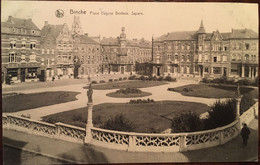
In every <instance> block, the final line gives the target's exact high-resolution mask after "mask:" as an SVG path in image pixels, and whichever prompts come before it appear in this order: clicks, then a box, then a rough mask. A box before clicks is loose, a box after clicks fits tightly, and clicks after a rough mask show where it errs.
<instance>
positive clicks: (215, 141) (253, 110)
mask: <svg viewBox="0 0 260 165" xmlns="http://www.w3.org/2000/svg"><path fill="white" fill-rule="evenodd" d="M256 115H258V102H257V103H256V104H255V105H253V106H252V107H250V108H249V109H248V110H247V111H246V112H244V113H243V114H242V115H241V116H240V119H239V120H236V121H234V122H232V123H230V124H229V125H226V126H224V127H219V128H216V129H211V130H206V131H199V132H188V133H172V134H144V133H134V132H120V131H111V130H106V129H100V128H95V127H92V128H90V129H91V131H90V133H91V136H89V137H90V138H91V139H90V144H92V145H97V146H102V147H106V148H112V149H119V150H128V151H146V152H177V151H187V150H196V149H201V148H208V147H213V146H217V145H221V144H224V143H226V142H228V141H230V140H232V139H233V138H235V137H236V136H237V135H238V134H239V132H240V128H241V124H242V123H247V124H248V123H249V122H250V121H251V120H253V119H254V118H255V116H256ZM2 125H3V128H4V129H14V130H18V131H24V132H27V133H30V134H38V135H44V136H48V137H52V138H57V139H62V140H67V141H72V142H77V143H84V139H85V138H86V130H85V129H84V128H80V127H75V126H71V125H67V124H63V123H55V124H49V123H45V122H41V121H36V120H32V119H29V118H25V117H19V116H14V115H11V114H3V115H2Z"/></svg>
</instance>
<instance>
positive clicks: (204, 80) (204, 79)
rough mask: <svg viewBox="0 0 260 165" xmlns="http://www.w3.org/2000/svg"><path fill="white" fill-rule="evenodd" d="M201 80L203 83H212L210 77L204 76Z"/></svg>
mask: <svg viewBox="0 0 260 165" xmlns="http://www.w3.org/2000/svg"><path fill="white" fill-rule="evenodd" d="M201 82H203V83H210V82H211V81H210V79H208V78H207V77H204V78H203V79H202V80H201Z"/></svg>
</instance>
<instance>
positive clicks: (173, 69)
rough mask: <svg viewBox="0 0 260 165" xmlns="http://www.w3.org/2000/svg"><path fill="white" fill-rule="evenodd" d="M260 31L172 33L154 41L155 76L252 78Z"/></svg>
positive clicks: (255, 69)
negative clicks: (258, 32) (259, 32)
mask: <svg viewBox="0 0 260 165" xmlns="http://www.w3.org/2000/svg"><path fill="white" fill-rule="evenodd" d="M257 43H258V34H257V33H255V32H254V31H252V30H250V29H237V30H232V32H231V33H220V32H219V31H218V30H217V31H214V32H212V33H206V31H205V28H204V26H203V22H202V21H201V24H200V27H199V29H198V30H197V31H184V32H172V33H168V34H165V35H163V36H161V37H159V38H157V39H156V40H155V41H154V43H153V45H154V46H153V62H152V68H153V71H152V73H153V75H156V76H167V75H169V76H173V77H221V76H227V77H248V78H254V77H256V75H257V70H258V68H257V67H258V60H257V59H258V44H257Z"/></svg>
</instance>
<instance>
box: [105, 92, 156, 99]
mask: <svg viewBox="0 0 260 165" xmlns="http://www.w3.org/2000/svg"><path fill="white" fill-rule="evenodd" d="M150 95H152V94H151V93H149V92H142V93H128V94H123V93H116V92H111V93H108V94H106V96H109V97H116V98H132V97H145V96H150Z"/></svg>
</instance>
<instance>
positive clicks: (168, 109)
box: [43, 101, 210, 133]
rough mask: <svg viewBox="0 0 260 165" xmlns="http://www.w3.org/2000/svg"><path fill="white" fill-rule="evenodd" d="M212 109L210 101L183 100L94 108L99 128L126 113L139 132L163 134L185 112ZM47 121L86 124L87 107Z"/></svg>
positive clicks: (46, 117)
mask: <svg viewBox="0 0 260 165" xmlns="http://www.w3.org/2000/svg"><path fill="white" fill-rule="evenodd" d="M209 109H210V107H209V106H207V105H206V104H201V103H193V102H182V101H159V102H156V103H150V104H126V103H104V104H99V105H95V106H94V107H93V124H94V126H96V127H99V126H100V125H102V124H103V123H104V122H105V121H106V120H107V119H109V118H110V117H112V116H115V115H116V114H118V113H122V114H125V115H126V117H127V118H128V119H129V120H130V121H132V122H133V123H134V124H135V127H136V128H135V132H144V133H151V132H158V133H160V132H162V131H164V130H165V129H168V128H170V127H171V120H172V119H173V117H174V116H177V115H179V114H180V113H181V112H188V111H192V112H195V113H197V114H201V113H204V112H206V111H208V110H209ZM43 120H44V121H47V122H52V123H55V122H63V123H66V124H71V125H75V126H80V127H85V126H86V120H87V108H81V109H76V110H72V111H67V112H62V113H57V114H53V115H49V116H45V117H43Z"/></svg>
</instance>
